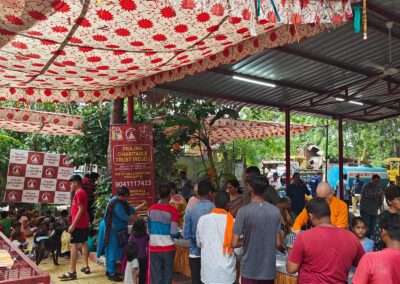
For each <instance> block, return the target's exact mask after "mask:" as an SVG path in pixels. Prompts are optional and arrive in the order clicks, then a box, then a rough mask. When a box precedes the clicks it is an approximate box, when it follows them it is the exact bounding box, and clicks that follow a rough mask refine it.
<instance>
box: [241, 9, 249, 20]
mask: <svg viewBox="0 0 400 284" xmlns="http://www.w3.org/2000/svg"><path fill="white" fill-rule="evenodd" d="M242 17H243V19H245V20H246V21H248V20H250V18H251V13H250V11H249V9H244V10H243V11H242Z"/></svg>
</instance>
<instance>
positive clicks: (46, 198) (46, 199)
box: [42, 192, 50, 202]
mask: <svg viewBox="0 0 400 284" xmlns="http://www.w3.org/2000/svg"><path fill="white" fill-rule="evenodd" d="M49 200H50V194H48V193H47V192H45V193H43V195H42V201H43V202H49Z"/></svg>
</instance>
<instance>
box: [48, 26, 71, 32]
mask: <svg viewBox="0 0 400 284" xmlns="http://www.w3.org/2000/svg"><path fill="white" fill-rule="evenodd" d="M52 30H53V31H54V32H56V33H66V32H67V31H68V29H67V28H66V27H61V26H55V27H53V28H52Z"/></svg>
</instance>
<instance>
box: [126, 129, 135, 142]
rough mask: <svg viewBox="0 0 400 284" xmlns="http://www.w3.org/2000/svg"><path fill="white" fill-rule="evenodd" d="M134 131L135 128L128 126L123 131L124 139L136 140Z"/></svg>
mask: <svg viewBox="0 0 400 284" xmlns="http://www.w3.org/2000/svg"><path fill="white" fill-rule="evenodd" d="M135 132H136V129H135V128H128V129H127V130H126V131H125V136H126V139H127V140H129V141H133V142H136V134H135Z"/></svg>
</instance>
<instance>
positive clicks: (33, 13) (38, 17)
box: [28, 10, 47, 21]
mask: <svg viewBox="0 0 400 284" xmlns="http://www.w3.org/2000/svg"><path fill="white" fill-rule="evenodd" d="M28 15H29V16H30V17H31V18H32V19H34V20H38V21H46V20H47V16H46V15H45V14H43V13H41V12H39V11H35V10H32V11H30V12H29V13H28Z"/></svg>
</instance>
